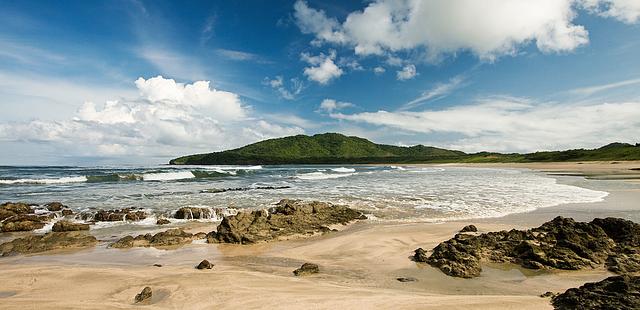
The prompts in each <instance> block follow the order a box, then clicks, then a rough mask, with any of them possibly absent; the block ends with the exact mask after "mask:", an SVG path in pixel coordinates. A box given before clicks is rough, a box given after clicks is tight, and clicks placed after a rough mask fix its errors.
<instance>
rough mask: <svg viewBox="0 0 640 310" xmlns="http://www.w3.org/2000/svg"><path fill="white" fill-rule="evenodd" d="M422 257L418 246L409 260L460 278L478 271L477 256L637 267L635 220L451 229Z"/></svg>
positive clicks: (639, 247) (552, 264) (545, 265)
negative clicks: (507, 228) (455, 231)
mask: <svg viewBox="0 0 640 310" xmlns="http://www.w3.org/2000/svg"><path fill="white" fill-rule="evenodd" d="M426 256H427V253H426V251H424V250H422V249H418V250H416V253H415V255H414V256H413V259H414V260H415V261H417V262H426V263H428V264H430V265H432V266H434V267H437V268H440V270H442V271H443V272H444V273H446V274H448V275H451V276H455V277H463V278H469V277H476V276H478V275H480V273H481V271H482V268H481V264H480V263H481V261H483V260H484V261H488V262H509V263H515V264H518V265H521V266H523V267H525V268H532V269H554V268H555V269H565V270H578V269H585V268H597V267H599V266H605V267H607V269H608V270H610V271H612V272H617V273H625V272H635V271H640V225H638V224H636V223H634V222H631V221H627V220H624V219H616V218H606V219H594V220H593V221H592V222H590V223H581V222H576V221H574V220H573V219H571V218H564V217H560V216H559V217H556V218H555V219H553V220H552V221H549V222H547V223H544V224H543V225H541V226H540V227H538V228H533V229H530V230H526V231H520V230H515V229H513V230H511V231H500V232H489V233H486V234H482V235H479V236H475V235H469V234H462V233H461V234H457V235H456V236H455V237H454V238H452V239H450V240H448V241H445V242H443V243H440V244H439V245H438V246H436V247H435V248H434V249H433V253H432V254H431V256H429V257H426Z"/></svg>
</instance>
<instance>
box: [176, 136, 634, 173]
mask: <svg viewBox="0 0 640 310" xmlns="http://www.w3.org/2000/svg"><path fill="white" fill-rule="evenodd" d="M625 160H640V145H638V144H636V145H635V146H634V145H631V144H627V143H618V142H616V143H611V144H608V145H606V146H603V147H601V148H598V149H594V150H585V149H576V150H567V151H553V152H535V153H529V154H517V153H512V154H502V153H490V152H480V153H474V154H467V153H464V152H461V151H452V150H445V149H440V148H436V147H430V146H424V145H416V146H412V147H402V146H394V145H384V144H375V143H373V142H371V141H369V140H366V139H363V138H358V137H347V136H345V135H341V134H337V133H325V134H317V135H314V136H306V135H297V136H290V137H285V138H278V139H270V140H265V141H260V142H257V143H253V144H250V145H247V146H244V147H241V148H238V149H233V150H228V151H223V152H214V153H208V154H196V155H189V156H183V157H180V158H176V159H173V160H171V161H170V164H172V165H284V164H409V163H447V162H459V163H491V162H562V161H625Z"/></svg>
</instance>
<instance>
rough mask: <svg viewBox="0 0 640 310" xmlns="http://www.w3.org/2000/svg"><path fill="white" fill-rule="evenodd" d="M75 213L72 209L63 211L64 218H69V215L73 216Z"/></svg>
mask: <svg viewBox="0 0 640 310" xmlns="http://www.w3.org/2000/svg"><path fill="white" fill-rule="evenodd" d="M72 214H73V211H72V210H70V209H64V210H62V216H67V215H72Z"/></svg>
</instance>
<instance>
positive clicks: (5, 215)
mask: <svg viewBox="0 0 640 310" xmlns="http://www.w3.org/2000/svg"><path fill="white" fill-rule="evenodd" d="M38 207H40V206H39V205H37V204H26V203H23V202H18V203H12V202H7V203H5V204H2V205H0V232H13V231H31V230H35V229H40V228H43V227H44V226H45V224H46V223H47V222H49V221H51V220H52V219H54V218H56V217H58V216H59V215H60V213H62V215H64V213H65V212H72V211H71V210H70V209H68V208H69V207H67V206H65V205H63V204H62V203H59V202H53V203H50V204H46V205H45V207H46V209H41V210H40V211H41V212H39V213H38V214H36V212H35V209H34V208H38Z"/></svg>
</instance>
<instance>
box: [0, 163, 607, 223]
mask: <svg viewBox="0 0 640 310" xmlns="http://www.w3.org/2000/svg"><path fill="white" fill-rule="evenodd" d="M564 183H568V182H564ZM569 183H570V182H569ZM606 196H607V192H604V191H600V190H594V189H587V188H585V187H581V186H576V185H571V184H561V183H559V182H558V181H557V178H554V177H552V176H548V175H546V174H544V173H539V172H534V171H530V170H524V169H490V168H461V167H425V166H415V167H414V166H403V167H400V166H168V165H158V166H89V167H75V166H60V167H50V166H47V167H15V166H3V167H0V203H4V202H7V201H11V202H18V201H22V202H25V203H36V204H46V203H49V202H54V201H57V202H61V203H63V204H65V205H67V206H69V207H71V209H72V210H73V211H74V213H76V214H79V213H83V212H84V213H87V212H95V211H97V210H114V209H123V208H136V209H142V210H144V211H145V212H146V214H147V215H148V219H147V220H145V221H142V222H139V223H135V225H149V226H151V225H155V219H157V218H167V217H169V218H170V217H172V216H173V214H175V212H176V211H177V210H178V209H179V208H181V207H201V208H210V209H212V210H214V211H215V213H214V214H217V216H214V217H213V218H211V219H209V220H210V221H219V220H221V216H223V215H225V214H233V213H234V212H237V211H238V210H243V209H246V210H257V209H265V208H269V207H272V206H273V205H274V204H275V203H277V202H278V201H280V200H281V199H285V198H286V199H302V200H306V201H324V202H330V203H334V204H343V205H347V206H350V207H353V208H356V209H358V210H361V211H363V212H364V213H365V214H366V215H367V217H368V218H369V219H371V220H377V221H446V220H459V219H473V218H488V217H500V216H504V215H507V214H513V213H522V212H528V211H532V210H535V209H537V208H545V207H550V206H556V205H559V204H565V203H590V202H599V201H602V200H603V198H604V197H606ZM109 225H132V224H131V223H127V222H120V223H109Z"/></svg>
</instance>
